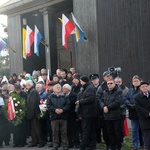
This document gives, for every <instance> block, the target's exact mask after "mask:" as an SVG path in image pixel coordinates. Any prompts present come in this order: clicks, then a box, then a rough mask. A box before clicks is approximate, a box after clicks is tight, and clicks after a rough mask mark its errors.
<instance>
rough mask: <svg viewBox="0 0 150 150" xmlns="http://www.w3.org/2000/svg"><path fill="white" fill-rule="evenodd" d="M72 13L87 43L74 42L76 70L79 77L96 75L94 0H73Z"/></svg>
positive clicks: (96, 46) (97, 70)
mask: <svg viewBox="0 0 150 150" xmlns="http://www.w3.org/2000/svg"><path fill="white" fill-rule="evenodd" d="M73 12H74V15H75V17H76V19H77V21H78V23H79V24H80V26H81V27H82V29H83V31H84V33H85V34H86V37H87V38H88V41H87V42H82V41H81V42H78V43H77V42H75V51H74V54H73V57H75V59H76V66H75V67H76V70H77V72H79V73H80V74H81V75H83V74H86V75H90V74H91V73H98V72H99V66H98V64H99V61H98V59H99V58H98V41H97V18H96V0H73ZM74 40H75V39H74Z"/></svg>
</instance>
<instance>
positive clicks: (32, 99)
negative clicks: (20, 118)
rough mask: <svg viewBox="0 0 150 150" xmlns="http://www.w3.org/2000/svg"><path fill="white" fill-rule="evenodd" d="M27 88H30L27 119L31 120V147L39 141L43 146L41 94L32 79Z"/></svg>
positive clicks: (27, 83)
mask: <svg viewBox="0 0 150 150" xmlns="http://www.w3.org/2000/svg"><path fill="white" fill-rule="evenodd" d="M26 88H27V90H28V98H27V119H29V121H30V122H31V137H32V143H31V144H30V145H29V147H35V146H37V144H38V143H39V145H38V147H39V148H40V147H43V146H44V143H43V140H42V136H41V126H40V121H39V115H40V108H39V104H40V96H39V93H38V92H37V90H36V89H34V87H33V82H32V81H31V80H27V81H26Z"/></svg>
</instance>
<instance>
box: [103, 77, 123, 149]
mask: <svg viewBox="0 0 150 150" xmlns="http://www.w3.org/2000/svg"><path fill="white" fill-rule="evenodd" d="M107 86H108V90H106V91H105V92H104V93H103V97H102V98H101V99H100V106H101V108H102V109H103V111H104V119H105V121H106V126H107V132H108V137H109V142H110V143H109V144H110V148H109V149H108V150H121V109H120V104H121V100H122V97H123V96H122V91H121V89H120V88H118V86H116V85H115V82H114V80H113V79H111V80H109V81H107Z"/></svg>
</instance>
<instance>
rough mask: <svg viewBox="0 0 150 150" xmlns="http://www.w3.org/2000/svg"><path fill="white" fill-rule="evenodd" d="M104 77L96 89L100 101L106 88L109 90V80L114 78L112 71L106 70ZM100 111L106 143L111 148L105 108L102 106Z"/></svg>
mask: <svg viewBox="0 0 150 150" xmlns="http://www.w3.org/2000/svg"><path fill="white" fill-rule="evenodd" d="M103 79H104V81H103V82H102V83H101V85H100V86H99V87H98V89H97V91H96V99H97V100H98V101H100V99H101V97H102V96H103V92H105V91H106V90H108V87H107V81H109V80H110V79H112V75H111V73H110V71H105V72H104V73H103ZM99 112H101V124H102V128H103V129H102V131H103V139H104V141H105V143H106V146H107V150H108V149H109V145H110V144H109V138H108V133H107V126H106V121H105V120H104V117H103V110H102V109H101V108H100V110H99Z"/></svg>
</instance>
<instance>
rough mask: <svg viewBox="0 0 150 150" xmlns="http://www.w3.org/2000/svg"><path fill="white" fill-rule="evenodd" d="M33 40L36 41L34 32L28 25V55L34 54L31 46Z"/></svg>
mask: <svg viewBox="0 0 150 150" xmlns="http://www.w3.org/2000/svg"><path fill="white" fill-rule="evenodd" d="M33 42H34V32H33V31H32V29H31V28H30V27H29V26H28V25H27V26H26V53H27V56H28V57H30V56H31V55H32V49H31V46H32V44H33Z"/></svg>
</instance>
